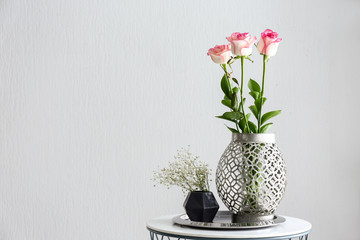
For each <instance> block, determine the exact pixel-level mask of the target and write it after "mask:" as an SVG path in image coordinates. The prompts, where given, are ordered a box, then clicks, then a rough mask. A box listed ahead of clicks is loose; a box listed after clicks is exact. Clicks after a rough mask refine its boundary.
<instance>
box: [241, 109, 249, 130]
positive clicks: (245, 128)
mask: <svg viewBox="0 0 360 240" xmlns="http://www.w3.org/2000/svg"><path fill="white" fill-rule="evenodd" d="M250 116H251V113H248V114H246V120H248V121H249V118H250ZM239 126H240V128H241V130H242V131H243V133H250V130H249V129H247V127H246V122H245V118H242V119H241V120H240V122H239ZM249 127H250V126H249Z"/></svg>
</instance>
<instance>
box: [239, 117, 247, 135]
mask: <svg viewBox="0 0 360 240" xmlns="http://www.w3.org/2000/svg"><path fill="white" fill-rule="evenodd" d="M245 125H246V123H245V118H243V119H241V120H240V122H239V127H240V129H241V130H242V132H243V133H247V131H246V129H245V128H246V127H245Z"/></svg>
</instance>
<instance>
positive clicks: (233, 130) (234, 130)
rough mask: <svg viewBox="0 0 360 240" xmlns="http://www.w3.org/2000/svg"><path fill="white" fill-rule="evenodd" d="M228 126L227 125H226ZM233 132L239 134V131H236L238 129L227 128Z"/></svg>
mask: <svg viewBox="0 0 360 240" xmlns="http://www.w3.org/2000/svg"><path fill="white" fill-rule="evenodd" d="M225 126H226V125H225ZM226 127H227V128H228V129H229V130H230V131H231V132H233V133H239V131H238V130H236V129H234V128H231V127H228V126H226Z"/></svg>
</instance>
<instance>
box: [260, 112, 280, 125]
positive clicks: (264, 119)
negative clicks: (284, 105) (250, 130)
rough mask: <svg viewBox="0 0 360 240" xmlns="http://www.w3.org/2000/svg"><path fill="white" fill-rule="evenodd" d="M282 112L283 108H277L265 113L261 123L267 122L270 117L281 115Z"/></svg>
mask: <svg viewBox="0 0 360 240" xmlns="http://www.w3.org/2000/svg"><path fill="white" fill-rule="evenodd" d="M280 113H281V110H277V111H271V112H267V113H265V114H264V115H263V116H262V117H261V124H263V123H265V122H266V121H267V120H269V119H270V118H273V117H275V116H277V115H279V114H280Z"/></svg>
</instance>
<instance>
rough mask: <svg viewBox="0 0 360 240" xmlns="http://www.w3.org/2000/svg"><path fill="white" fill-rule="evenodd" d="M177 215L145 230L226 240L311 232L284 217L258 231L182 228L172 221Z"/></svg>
mask: <svg viewBox="0 0 360 240" xmlns="http://www.w3.org/2000/svg"><path fill="white" fill-rule="evenodd" d="M178 215H179V214H178ZM178 215H169V216H163V217H158V218H154V219H152V220H150V221H148V222H147V225H146V226H147V228H148V229H149V230H153V231H156V232H159V233H164V234H170V235H176V236H184V237H185V236H186V237H198V238H214V239H216V238H220V239H224V238H228V239H242V238H244V239H251V238H254V239H259V238H260V239H261V238H276V237H286V236H293V237H295V236H296V235H301V234H305V233H309V232H310V231H311V224H310V223H309V222H307V221H305V220H302V219H298V218H294V217H285V216H283V217H284V218H285V219H286V221H285V222H284V223H281V224H279V225H276V226H273V227H266V228H258V229H246V230H218V229H216V230H213V229H201V228H192V227H184V226H180V225H177V224H174V223H173V221H172V219H173V217H175V216H178Z"/></svg>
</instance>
